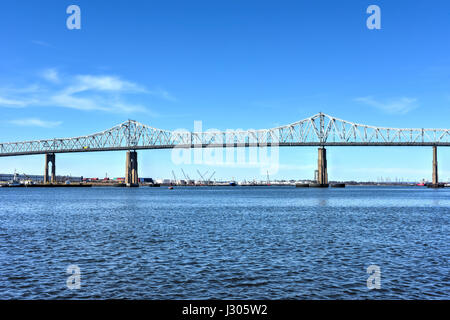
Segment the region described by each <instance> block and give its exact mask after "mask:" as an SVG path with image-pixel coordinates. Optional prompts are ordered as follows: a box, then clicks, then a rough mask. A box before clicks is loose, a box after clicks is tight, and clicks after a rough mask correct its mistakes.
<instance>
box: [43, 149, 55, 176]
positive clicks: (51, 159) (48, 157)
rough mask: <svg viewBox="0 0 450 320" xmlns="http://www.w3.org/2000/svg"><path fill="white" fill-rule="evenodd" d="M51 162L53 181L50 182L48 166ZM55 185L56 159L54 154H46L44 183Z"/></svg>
mask: <svg viewBox="0 0 450 320" xmlns="http://www.w3.org/2000/svg"><path fill="white" fill-rule="evenodd" d="M49 162H50V163H51V164H52V176H51V180H49V176H48V164H49ZM49 182H51V183H55V182H56V157H55V154H54V153H46V154H45V170H44V183H49Z"/></svg>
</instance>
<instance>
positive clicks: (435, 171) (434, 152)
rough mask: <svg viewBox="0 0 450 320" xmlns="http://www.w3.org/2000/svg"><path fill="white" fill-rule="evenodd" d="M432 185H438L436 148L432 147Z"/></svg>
mask: <svg viewBox="0 0 450 320" xmlns="http://www.w3.org/2000/svg"><path fill="white" fill-rule="evenodd" d="M432 181H433V182H432V183H433V185H438V184H439V176H438V160H437V147H436V146H433V178H432Z"/></svg>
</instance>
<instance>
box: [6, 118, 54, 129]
mask: <svg viewBox="0 0 450 320" xmlns="http://www.w3.org/2000/svg"><path fill="white" fill-rule="evenodd" d="M9 123H11V124H14V125H17V126H22V127H41V128H54V127H58V126H60V125H61V124H62V121H45V120H41V119H37V118H25V119H15V120H10V121H9Z"/></svg>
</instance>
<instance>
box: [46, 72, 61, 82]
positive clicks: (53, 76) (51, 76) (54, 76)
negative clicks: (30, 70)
mask: <svg viewBox="0 0 450 320" xmlns="http://www.w3.org/2000/svg"><path fill="white" fill-rule="evenodd" d="M42 77H43V78H44V79H45V80H47V81H50V82H54V83H58V82H59V74H58V71H57V70H56V69H46V70H44V71H43V72H42Z"/></svg>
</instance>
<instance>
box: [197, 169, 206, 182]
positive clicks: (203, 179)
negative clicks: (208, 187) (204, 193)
mask: <svg viewBox="0 0 450 320" xmlns="http://www.w3.org/2000/svg"><path fill="white" fill-rule="evenodd" d="M207 172H208V171H207ZM197 173H198V175H199V176H200V178H202V181H203V184H205V178H204V177H203V176H202V174H201V173H200V171H198V169H197Z"/></svg>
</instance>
